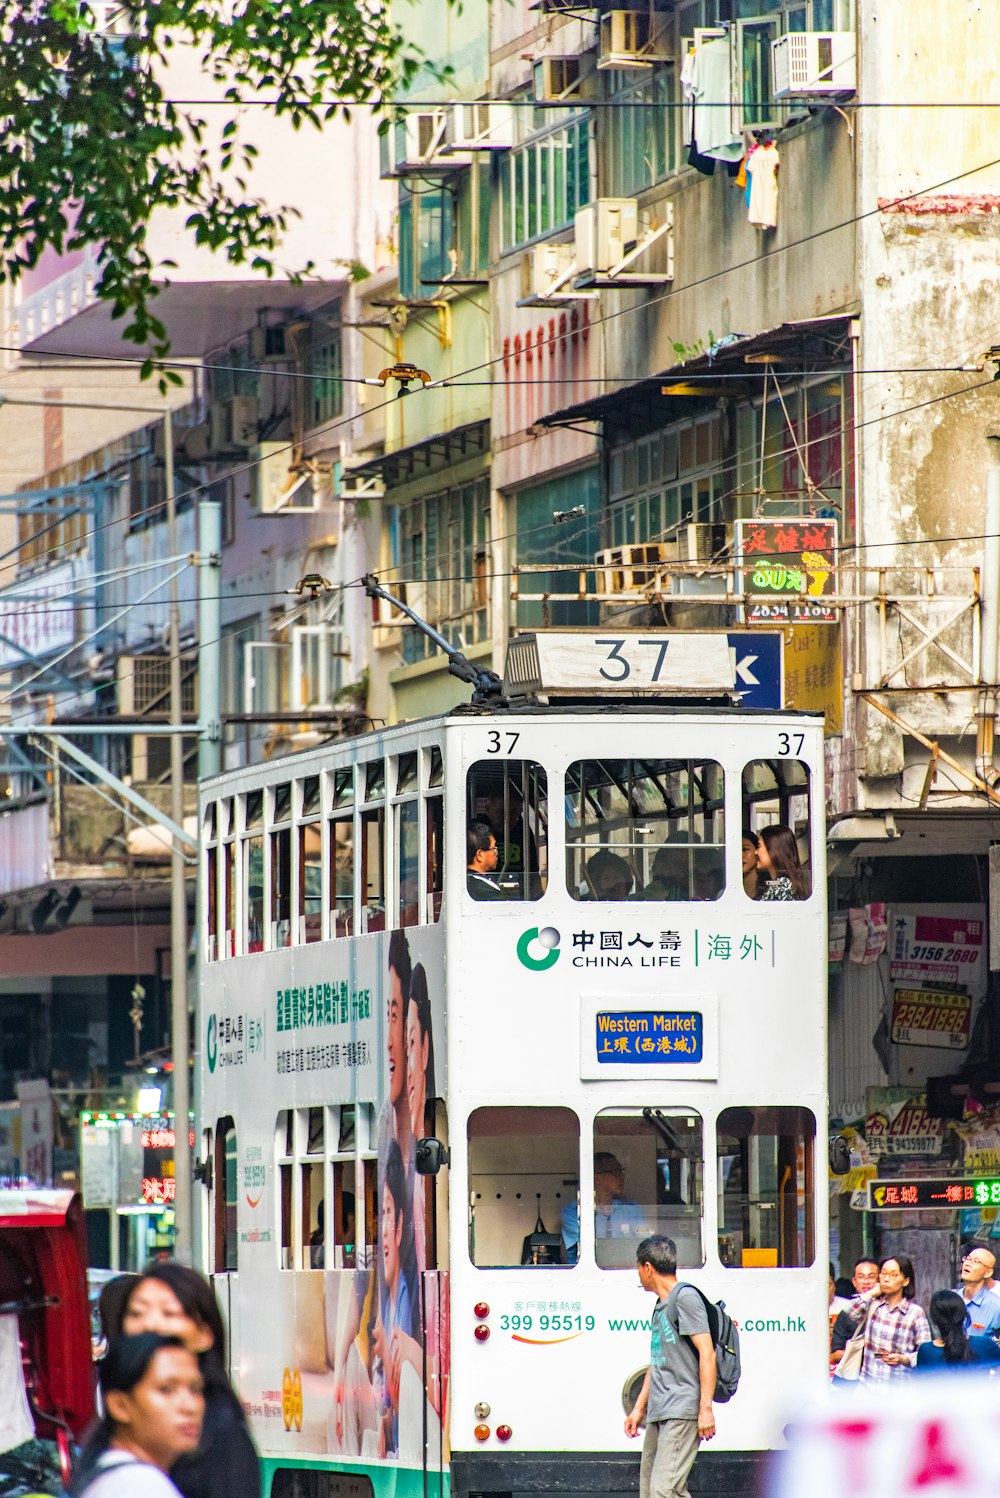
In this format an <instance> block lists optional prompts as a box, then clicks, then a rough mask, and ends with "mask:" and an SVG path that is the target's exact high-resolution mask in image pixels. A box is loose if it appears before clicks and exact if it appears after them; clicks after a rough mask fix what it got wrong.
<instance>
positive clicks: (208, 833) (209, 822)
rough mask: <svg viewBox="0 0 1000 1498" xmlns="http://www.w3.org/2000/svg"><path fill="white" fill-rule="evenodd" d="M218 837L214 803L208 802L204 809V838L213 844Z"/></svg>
mask: <svg viewBox="0 0 1000 1498" xmlns="http://www.w3.org/2000/svg"><path fill="white" fill-rule="evenodd" d="M217 835H218V816H217V806H216V802H214V801H210V802H209V803H208V805H207V806H206V807H205V837H206V839H207V840H208V841H210V842H214V841H215V839H216V837H217Z"/></svg>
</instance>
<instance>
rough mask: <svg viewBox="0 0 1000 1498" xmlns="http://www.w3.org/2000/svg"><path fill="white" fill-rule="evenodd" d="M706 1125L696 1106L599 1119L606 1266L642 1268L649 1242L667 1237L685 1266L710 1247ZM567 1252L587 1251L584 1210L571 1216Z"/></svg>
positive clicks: (597, 1155) (597, 1184)
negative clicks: (705, 1214)
mask: <svg viewBox="0 0 1000 1498" xmlns="http://www.w3.org/2000/svg"><path fill="white" fill-rule="evenodd" d="M701 1220H702V1126H701V1119H700V1117H699V1116H698V1114H697V1113H694V1112H692V1110H691V1109H689V1108H657V1107H645V1108H610V1109H607V1110H605V1111H604V1112H603V1113H599V1114H598V1115H597V1117H596V1118H595V1119H594V1254H595V1257H596V1259H597V1264H598V1267H599V1268H600V1269H634V1268H635V1251H636V1248H637V1247H638V1245H639V1243H640V1242H641V1241H642V1239H643V1238H648V1237H649V1236H650V1234H652V1233H661V1234H665V1235H666V1236H667V1237H668V1238H672V1239H673V1240H674V1242H675V1243H676V1245H677V1262H678V1264H679V1265H682V1266H683V1267H684V1268H688V1269H690V1268H696V1267H698V1266H700V1265H702V1264H704V1262H705V1253H704V1249H703V1246H702V1234H701ZM563 1239H564V1242H565V1245H566V1254H567V1257H568V1259H569V1260H570V1262H571V1263H575V1262H576V1259H577V1256H578V1253H579V1242H580V1228H579V1213H578V1212H576V1213H575V1214H574V1212H573V1210H571V1209H567V1210H564V1213H563Z"/></svg>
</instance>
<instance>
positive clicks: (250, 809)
mask: <svg viewBox="0 0 1000 1498" xmlns="http://www.w3.org/2000/svg"><path fill="white" fill-rule="evenodd" d="M246 818H247V821H246V825H247V830H248V831H251V832H252V831H253V830H254V829H255V828H257V827H263V825H264V792H263V791H248V792H247V805H246Z"/></svg>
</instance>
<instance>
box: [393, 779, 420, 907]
mask: <svg viewBox="0 0 1000 1498" xmlns="http://www.w3.org/2000/svg"><path fill="white" fill-rule="evenodd" d="M413 760H414V773H416V770H415V766H416V755H414V756H413ZM395 814H396V848H395V853H396V919H395V920H394V921H393V925H394V926H416V925H417V923H418V921H419V920H420V803H419V802H417V801H401V802H400V803H399V804H398V806H397V807H396V809H395Z"/></svg>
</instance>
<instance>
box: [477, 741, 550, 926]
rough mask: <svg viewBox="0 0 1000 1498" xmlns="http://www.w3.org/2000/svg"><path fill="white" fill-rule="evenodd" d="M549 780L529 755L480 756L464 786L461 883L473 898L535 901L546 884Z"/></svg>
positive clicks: (543, 891) (541, 893) (542, 892)
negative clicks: (463, 879)
mask: <svg viewBox="0 0 1000 1498" xmlns="http://www.w3.org/2000/svg"><path fill="white" fill-rule="evenodd" d="M548 815H549V804H548V782H547V778H546V774H545V771H544V770H543V769H542V767H541V765H539V764H536V763H535V762H534V760H530V759H505V760H503V761H502V762H497V761H496V760H492V759H485V760H479V761H477V763H476V764H474V765H473V766H472V767H471V769H470V770H469V778H468V782H467V784H466V818H467V821H466V883H467V888H468V891H469V894H470V895H471V896H472V898H473V899H474V900H537V899H538V898H539V897H540V896H541V895H543V894H544V893H545V887H546V885H547V883H548V871H549V866H548Z"/></svg>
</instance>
